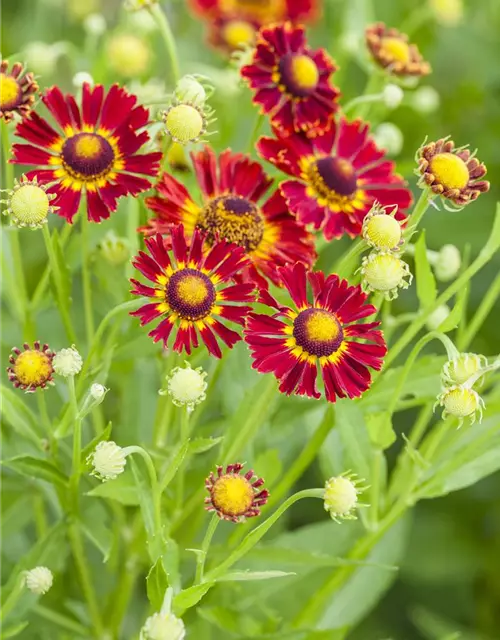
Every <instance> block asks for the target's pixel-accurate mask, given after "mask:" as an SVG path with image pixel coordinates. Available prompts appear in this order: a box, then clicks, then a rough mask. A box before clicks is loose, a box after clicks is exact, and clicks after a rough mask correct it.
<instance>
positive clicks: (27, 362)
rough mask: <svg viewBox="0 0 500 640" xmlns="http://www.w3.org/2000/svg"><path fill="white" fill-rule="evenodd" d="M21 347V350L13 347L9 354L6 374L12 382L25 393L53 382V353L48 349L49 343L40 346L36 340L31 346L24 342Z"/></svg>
mask: <svg viewBox="0 0 500 640" xmlns="http://www.w3.org/2000/svg"><path fill="white" fill-rule="evenodd" d="M23 349H24V350H23V351H21V349H18V348H17V347H14V348H13V349H12V354H11V355H10V356H9V362H10V364H11V366H10V367H8V369H7V375H8V376H9V380H10V381H11V382H12V384H13V385H14V386H15V387H16V388H20V389H23V390H24V391H26V392H27V393H32V392H34V391H36V390H37V389H38V388H40V389H45V388H46V387H47V385H52V384H54V381H53V378H52V374H53V373H54V368H53V366H52V360H53V358H54V355H55V354H54V352H53V351H51V350H50V349H49V345H48V344H44V345H43V346H42V345H41V344H40V342H38V340H37V341H36V342H35V343H34V344H33V347H30V345H29V344H28V343H27V342H25V343H24V345H23Z"/></svg>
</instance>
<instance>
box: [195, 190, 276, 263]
mask: <svg viewBox="0 0 500 640" xmlns="http://www.w3.org/2000/svg"><path fill="white" fill-rule="evenodd" d="M196 226H197V227H198V228H199V229H201V230H202V231H203V232H204V233H206V241H207V242H208V243H209V244H212V243H213V242H214V240H215V238H216V236H219V237H220V238H222V239H224V240H228V241H229V242H234V243H235V244H239V245H240V247H244V248H245V251H254V250H255V249H257V247H258V246H259V244H260V243H261V241H262V237H263V235H264V218H263V216H262V213H261V212H260V211H259V209H258V207H257V206H256V205H255V204H254V203H253V202H251V201H250V200H247V199H246V198H242V197H241V196H237V195H227V196H219V197H217V198H214V199H213V200H210V201H209V202H208V203H207V204H206V205H205V207H204V208H203V210H202V211H201V212H200V215H199V216H198V220H197V221H196Z"/></svg>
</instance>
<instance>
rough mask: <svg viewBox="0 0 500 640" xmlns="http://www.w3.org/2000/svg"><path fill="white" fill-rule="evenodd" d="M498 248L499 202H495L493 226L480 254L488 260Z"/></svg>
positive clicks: (499, 234) (499, 244)
mask: <svg viewBox="0 0 500 640" xmlns="http://www.w3.org/2000/svg"><path fill="white" fill-rule="evenodd" d="M499 248H500V202H497V208H496V211H495V220H494V222H493V227H492V228H491V232H490V236H489V238H488V241H487V242H486V244H485V245H484V247H483V249H482V250H481V253H480V256H483V257H484V258H487V259H488V260H489V259H490V258H491V257H492V256H493V255H494V254H495V253H496V252H497V251H498V249H499Z"/></svg>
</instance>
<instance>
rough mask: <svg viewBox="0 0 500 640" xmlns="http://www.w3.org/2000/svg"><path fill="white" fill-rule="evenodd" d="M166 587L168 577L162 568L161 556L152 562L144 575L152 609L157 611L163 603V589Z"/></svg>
mask: <svg viewBox="0 0 500 640" xmlns="http://www.w3.org/2000/svg"><path fill="white" fill-rule="evenodd" d="M167 588H168V578H167V574H166V573H165V569H164V568H163V562H162V559H161V558H158V560H157V561H156V562H155V563H154V565H153V566H152V567H151V569H150V570H149V573H148V575H147V577H146V591H147V595H148V600H149V602H150V603H151V606H152V607H153V609H154V611H159V610H160V609H161V605H162V603H163V598H164V596H165V591H166V590H167Z"/></svg>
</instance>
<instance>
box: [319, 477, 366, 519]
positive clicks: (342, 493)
mask: <svg viewBox="0 0 500 640" xmlns="http://www.w3.org/2000/svg"><path fill="white" fill-rule="evenodd" d="M361 482H363V481H362V480H360V479H359V478H356V476H355V475H353V474H349V475H346V474H342V475H340V476H336V477H334V478H330V479H329V480H327V482H326V483H325V494H324V507H325V511H328V513H329V514H330V516H331V517H332V519H333V520H335V521H336V522H339V519H342V520H355V519H356V516H355V514H354V512H355V511H356V508H357V507H358V506H360V505H358V495H359V494H360V493H361V492H362V491H364V490H365V488H366V487H359V486H358V485H359V484H360V483H361Z"/></svg>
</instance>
